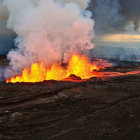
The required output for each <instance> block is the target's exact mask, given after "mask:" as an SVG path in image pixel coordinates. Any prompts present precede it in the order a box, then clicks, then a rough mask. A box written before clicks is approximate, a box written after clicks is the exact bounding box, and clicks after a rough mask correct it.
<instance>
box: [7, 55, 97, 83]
mask: <svg viewBox="0 0 140 140" xmlns="http://www.w3.org/2000/svg"><path fill="white" fill-rule="evenodd" d="M98 69H99V67H98V66H96V65H95V64H94V62H89V59H88V57H87V56H86V55H72V57H71V58H70V60H69V61H68V65H67V67H64V66H62V63H54V64H52V65H50V66H49V67H48V68H46V67H45V65H44V63H43V62H41V63H33V64H32V65H31V67H30V68H28V67H27V68H24V70H23V72H22V74H21V75H18V76H15V77H12V78H10V79H7V80H6V82H7V83H9V82H11V83H16V82H42V81H44V80H65V79H66V78H68V77H69V76H70V75H71V74H74V75H76V76H78V77H81V79H89V78H90V77H93V76H95V72H93V70H98ZM97 76H98V75H97V74H96V77H97Z"/></svg>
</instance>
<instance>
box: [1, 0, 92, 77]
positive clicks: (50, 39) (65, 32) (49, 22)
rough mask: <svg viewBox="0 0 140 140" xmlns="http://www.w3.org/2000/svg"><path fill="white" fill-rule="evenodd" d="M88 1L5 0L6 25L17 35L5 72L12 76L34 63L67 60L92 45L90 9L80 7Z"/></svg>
mask: <svg viewBox="0 0 140 140" xmlns="http://www.w3.org/2000/svg"><path fill="white" fill-rule="evenodd" d="M87 2H88V1H87V0H83V3H84V5H83V3H82V2H81V1H80V0H77V1H75V2H73V1H71V2H69V0H67V1H59V2H58V1H54V0H4V2H3V3H4V5H5V7H6V8H7V9H8V11H9V17H8V22H7V27H8V28H9V29H12V30H13V31H14V32H16V34H17V35H18V37H17V38H16V46H17V49H16V50H11V51H10V52H9V54H8V59H10V69H9V68H8V69H7V71H6V73H5V75H6V76H8V77H9V76H12V75H13V74H16V73H17V72H20V71H21V70H22V69H23V68H24V67H26V66H29V65H30V64H31V63H34V62H41V61H43V62H44V63H45V64H46V65H48V64H50V63H53V62H54V61H59V60H61V59H62V57H63V59H64V61H67V58H68V57H69V56H70V55H71V54H72V53H73V52H83V51H86V50H88V49H91V48H93V47H94V45H93V43H92V42H91V40H92V39H93V37H94V32H93V26H94V21H93V20H92V19H91V16H92V14H91V12H89V11H87V10H84V9H83V8H85V7H86V5H87ZM80 3H81V4H80ZM11 74H12V75H11Z"/></svg>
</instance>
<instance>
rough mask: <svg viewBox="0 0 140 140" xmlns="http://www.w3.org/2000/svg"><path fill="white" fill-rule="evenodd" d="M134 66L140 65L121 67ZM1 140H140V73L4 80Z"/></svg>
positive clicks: (0, 95)
mask: <svg viewBox="0 0 140 140" xmlns="http://www.w3.org/2000/svg"><path fill="white" fill-rule="evenodd" d="M0 65H6V60H3V59H1V62H0ZM131 69H133V70H134V69H139V68H136V67H132V66H131V67H130V68H129V65H128V66H127V68H125V67H121V69H119V70H120V71H127V70H128V71H130V70H131ZM109 70H111V69H108V71H109ZM112 70H113V71H115V68H114V69H112ZM0 139H1V140H22V139H23V140H139V139H140V74H137V75H125V76H118V77H110V78H107V79H104V80H102V79H96V78H91V79H89V80H87V81H78V82H76V81H75V82H70V81H44V82H41V83H16V84H12V83H8V84H6V83H5V82H1V83H0Z"/></svg>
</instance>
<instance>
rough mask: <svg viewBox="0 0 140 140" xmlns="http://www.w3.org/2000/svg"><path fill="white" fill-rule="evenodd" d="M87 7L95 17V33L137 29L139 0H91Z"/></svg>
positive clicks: (139, 26)
mask: <svg viewBox="0 0 140 140" xmlns="http://www.w3.org/2000/svg"><path fill="white" fill-rule="evenodd" d="M89 9H90V10H91V11H92V13H93V18H94V19H95V24H96V33H98V32H116V31H125V30H130V29H131V31H132V30H134V31H139V28H140V0H91V2H90V5H89Z"/></svg>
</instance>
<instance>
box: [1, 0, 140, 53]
mask: <svg viewBox="0 0 140 140" xmlns="http://www.w3.org/2000/svg"><path fill="white" fill-rule="evenodd" d="M11 1H12V0H11ZM35 1H36V0H35ZM58 1H59V0H58ZM65 1H70V0H65ZM73 1H74V0H73ZM75 1H76V2H78V4H79V5H80V6H81V7H82V8H85V5H86V4H85V3H87V0H82V1H79V0H75ZM87 9H88V10H90V11H91V12H92V18H93V19H94V22H95V27H94V30H95V39H94V42H95V47H100V46H103V47H121V48H125V49H126V48H132V49H135V48H136V50H138V51H135V52H137V53H138V54H139V49H140V14H139V13H140V0H91V1H90V3H89V6H88V7H87ZM8 16H9V15H8V10H7V9H6V7H5V6H4V5H3V0H0V54H2V53H7V52H8V50H10V48H11V47H14V38H15V36H16V34H15V33H14V32H13V31H11V30H8V29H7V25H6V22H7V18H8Z"/></svg>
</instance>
